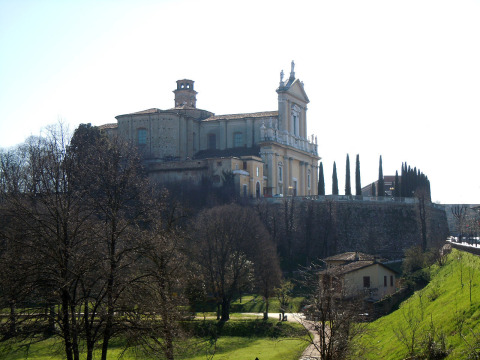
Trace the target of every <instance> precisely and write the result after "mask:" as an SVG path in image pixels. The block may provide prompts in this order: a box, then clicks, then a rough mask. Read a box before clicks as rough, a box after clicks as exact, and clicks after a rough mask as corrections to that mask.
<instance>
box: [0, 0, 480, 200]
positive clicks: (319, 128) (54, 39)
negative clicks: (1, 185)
mask: <svg viewBox="0 0 480 360" xmlns="http://www.w3.org/2000/svg"><path fill="white" fill-rule="evenodd" d="M479 19H480V0H469V1H466V0H465V1H464V0H455V1H453V0H452V1H441V0H432V1H427V0H425V1H422V0H412V1H410V0H401V1H400V0H399V1H388V0H378V1H373V0H362V1H359V0H351V1H349V0H344V1H341V0H335V1H333V0H332V1H324V0H315V1H304V0H296V1H282V0H280V1H279V0H276V1H262V0H255V1H252V0H242V1H228V0H191V1H188V0H170V1H167V0H165V1H162V0H156V1H153V0H152V1H148V0H131V1H122V0H111V1H107V0H103V1H102V0H96V1H87V0H83V1H80V0H79V1H61V0H57V1H54V0H30V1H29V0H21V1H18V0H0V147H9V146H12V145H15V144H17V143H20V142H22V141H24V140H25V138H26V137H28V136H29V135H32V134H33V135H38V134H39V133H40V130H41V128H43V127H45V126H46V125H49V124H54V123H56V122H57V120H58V119H63V121H65V122H67V123H68V124H70V128H71V130H73V129H74V128H75V127H76V126H78V124H80V123H88V122H90V123H92V124H94V125H101V124H104V123H110V122H115V118H114V117H115V116H116V115H120V114H124V113H129V112H134V111H140V110H144V109H148V108H152V107H157V108H160V109H168V108H171V107H173V105H174V103H173V98H174V95H173V93H172V91H173V90H174V89H175V87H176V83H175V81H176V80H178V79H183V78H189V79H192V80H194V81H195V89H196V90H197V91H198V92H199V94H198V95H197V107H199V108H202V109H206V110H209V111H212V112H214V113H216V114H218V115H220V114H230V113H246V112H256V111H271V110H276V109H277V94H276V92H275V90H276V88H277V86H278V82H279V79H280V78H279V73H280V71H281V70H282V69H283V70H284V71H285V73H286V74H287V76H288V73H289V71H290V62H291V61H292V60H294V61H295V63H296V67H295V73H296V76H297V78H299V79H300V80H302V81H303V82H304V84H305V90H306V92H307V94H308V96H309V99H310V104H309V110H308V115H307V121H308V132H309V134H313V133H314V134H316V135H317V137H318V142H319V155H320V156H321V157H322V161H323V164H324V169H325V180H326V183H327V185H326V188H327V193H331V174H332V167H333V162H334V161H336V162H337V171H338V177H339V183H340V184H339V186H340V193H343V187H344V176H345V158H346V154H347V153H348V154H350V162H351V173H352V183H353V184H354V176H353V175H354V172H355V169H354V165H355V156H356V154H360V161H361V175H362V185H367V184H368V183H370V182H373V181H375V180H376V179H377V178H378V160H379V156H380V155H382V158H383V172H384V174H385V175H390V174H392V175H393V174H395V171H396V170H398V171H400V169H401V164H402V162H404V161H406V162H407V163H408V164H410V165H411V166H412V167H413V166H416V167H417V168H420V170H421V171H422V172H423V173H425V174H426V175H427V176H428V177H429V179H430V182H431V186H432V200H434V201H437V202H441V203H480V164H479V160H478V159H479V150H478V149H479V140H478V137H479V125H478V124H479V119H480V106H479V105H480V101H479V99H480V65H479V64H480V41H479V40H480V21H479Z"/></svg>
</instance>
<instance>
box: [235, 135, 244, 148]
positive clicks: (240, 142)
mask: <svg viewBox="0 0 480 360" xmlns="http://www.w3.org/2000/svg"><path fill="white" fill-rule="evenodd" d="M242 146H243V134H242V133H240V132H236V133H235V134H233V147H242Z"/></svg>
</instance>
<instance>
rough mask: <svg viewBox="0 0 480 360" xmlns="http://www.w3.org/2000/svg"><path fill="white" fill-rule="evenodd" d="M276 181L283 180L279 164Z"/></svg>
mask: <svg viewBox="0 0 480 360" xmlns="http://www.w3.org/2000/svg"><path fill="white" fill-rule="evenodd" d="M278 181H279V182H283V168H282V167H281V166H279V167H278Z"/></svg>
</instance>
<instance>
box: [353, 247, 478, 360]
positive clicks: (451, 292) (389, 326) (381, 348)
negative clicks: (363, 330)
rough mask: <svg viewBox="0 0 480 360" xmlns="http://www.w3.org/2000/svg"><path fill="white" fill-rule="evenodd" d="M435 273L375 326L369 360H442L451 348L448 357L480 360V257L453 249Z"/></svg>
mask: <svg viewBox="0 0 480 360" xmlns="http://www.w3.org/2000/svg"><path fill="white" fill-rule="evenodd" d="M430 275H431V281H430V283H429V284H428V285H427V286H426V287H425V288H424V289H422V290H420V291H417V292H415V294H414V295H413V296H411V297H410V298H409V299H408V300H406V301H404V302H403V303H402V304H401V306H400V308H399V309H398V310H397V311H395V312H393V313H391V314H390V315H388V316H385V317H382V318H380V319H378V320H377V321H375V322H373V323H371V324H370V326H369V331H368V333H367V334H366V335H365V336H364V338H363V339H362V345H363V346H362V348H363V349H364V350H366V351H363V356H364V357H365V358H367V359H395V360H397V359H409V358H412V359H413V358H414V357H413V356H414V355H415V356H417V357H415V358H418V359H423V358H425V359H426V358H435V359H441V358H444V356H442V353H444V351H443V349H447V353H448V355H447V357H446V359H480V322H479V318H480V257H478V256H475V255H471V254H468V253H465V252H460V251H457V250H453V252H452V253H451V254H450V255H449V256H448V259H447V261H446V263H445V265H443V266H441V267H439V266H437V265H435V266H432V267H431V268H430ZM475 352H477V353H478V355H476V357H475V356H473V353H475ZM426 354H430V357H427V356H426Z"/></svg>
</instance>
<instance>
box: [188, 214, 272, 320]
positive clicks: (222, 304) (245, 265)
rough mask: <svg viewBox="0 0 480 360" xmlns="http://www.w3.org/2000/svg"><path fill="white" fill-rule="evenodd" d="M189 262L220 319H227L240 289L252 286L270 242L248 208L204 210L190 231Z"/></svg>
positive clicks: (262, 227)
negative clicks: (193, 262)
mask: <svg viewBox="0 0 480 360" xmlns="http://www.w3.org/2000/svg"><path fill="white" fill-rule="evenodd" d="M192 234H193V236H192V246H191V249H192V251H193V254H192V256H193V259H194V260H196V261H198V264H199V266H200V268H201V270H202V276H203V281H204V283H205V284H206V287H207V288H208V289H209V292H210V294H211V295H212V296H213V297H214V298H216V299H217V301H218V306H219V308H221V319H220V320H222V321H227V320H229V318H230V303H231V301H232V300H233V298H234V296H236V295H238V294H239V292H240V289H241V288H242V287H243V286H246V285H249V286H252V285H253V284H254V269H255V262H256V260H258V259H259V258H261V257H262V256H264V253H263V252H262V251H264V250H265V249H266V247H263V246H261V244H262V243H263V242H265V241H270V237H269V235H268V232H267V231H266V229H265V227H264V225H263V224H262V223H261V222H260V220H259V218H258V216H257V214H256V213H255V212H254V211H253V210H252V209H250V208H246V207H240V206H238V205H224V206H218V207H215V208H212V209H208V210H205V211H203V212H201V213H200V214H199V216H198V217H197V218H196V220H195V223H194V226H193V229H192Z"/></svg>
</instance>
